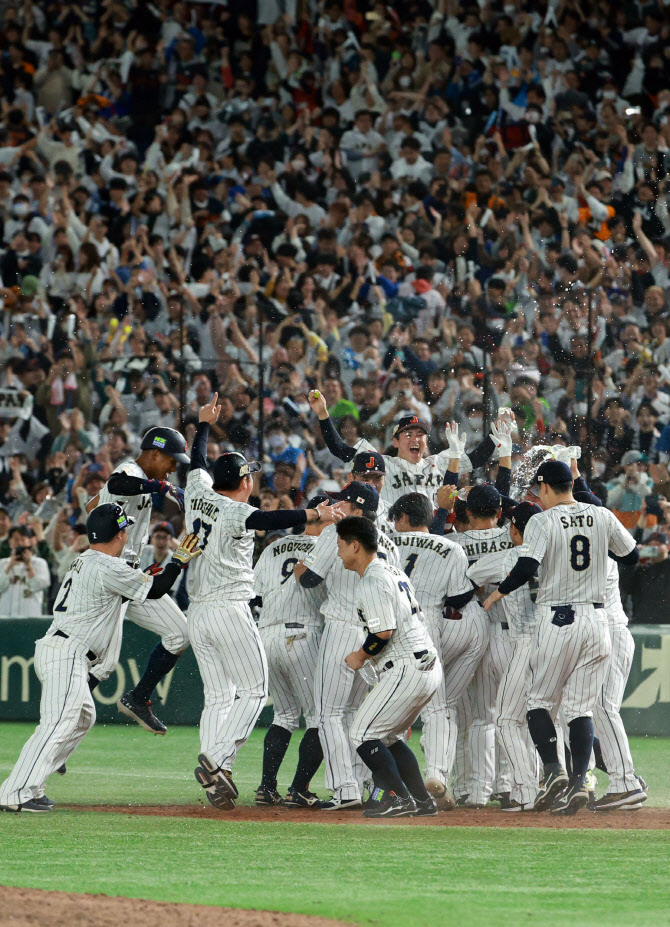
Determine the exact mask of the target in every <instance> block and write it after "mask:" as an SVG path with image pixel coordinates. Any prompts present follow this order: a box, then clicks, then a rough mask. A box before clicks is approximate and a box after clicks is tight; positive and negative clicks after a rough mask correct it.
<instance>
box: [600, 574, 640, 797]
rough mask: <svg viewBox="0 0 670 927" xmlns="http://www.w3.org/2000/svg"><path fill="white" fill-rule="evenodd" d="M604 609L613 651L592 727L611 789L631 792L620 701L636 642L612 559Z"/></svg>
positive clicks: (630, 759)
mask: <svg viewBox="0 0 670 927" xmlns="http://www.w3.org/2000/svg"><path fill="white" fill-rule="evenodd" d="M608 566H609V568H608V571H607V589H606V592H605V611H606V612H607V623H608V626H609V634H610V640H611V643H612V652H611V653H610V657H609V660H608V661H607V667H606V669H605V679H604V681H603V684H602V688H601V690H600V693H599V694H598V701H597V703H596V706H595V708H594V709H593V726H594V728H595V732H596V734H597V735H598V737H599V738H600V749H601V750H602V754H603V759H604V761H605V766H606V767H607V772H608V775H609V786H608V789H607V791H608V792H628V791H632V790H633V789H637V788H638V787H639V784H638V781H637V778H636V776H635V770H634V768H633V757H632V756H631V752H630V745H629V743H628V736H627V735H626V730H625V728H624V726H623V721H622V720H621V714H620V709H621V703H622V701H623V695H624V691H625V689H626V683H627V682H628V676H629V674H630V668H631V666H632V664H633V654H634V653H635V642H634V640H633V635H632V634H631V633H630V631H629V630H628V616H627V615H626V612H625V611H624V609H623V605H622V604H621V594H620V592H619V567H618V566H617V564H616V562H615V561H614V560H611V559H610V561H609V565H608Z"/></svg>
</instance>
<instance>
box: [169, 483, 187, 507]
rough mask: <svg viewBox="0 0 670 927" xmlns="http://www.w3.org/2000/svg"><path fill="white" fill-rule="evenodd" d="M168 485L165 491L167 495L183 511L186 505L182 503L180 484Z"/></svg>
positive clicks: (182, 495)
mask: <svg viewBox="0 0 670 927" xmlns="http://www.w3.org/2000/svg"><path fill="white" fill-rule="evenodd" d="M168 486H169V487H170V488H169V489H168V491H167V495H168V496H169V497H170V498H171V499H174V501H175V502H176V503H177V505H178V506H179V508H180V509H181V511H182V512H183V511H184V510H185V508H186V506H185V505H184V490H183V489H182V488H181V486H173V485H172V483H168Z"/></svg>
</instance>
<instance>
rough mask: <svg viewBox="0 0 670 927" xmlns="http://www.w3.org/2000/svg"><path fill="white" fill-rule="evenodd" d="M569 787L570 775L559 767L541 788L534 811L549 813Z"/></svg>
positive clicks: (550, 773)
mask: <svg viewBox="0 0 670 927" xmlns="http://www.w3.org/2000/svg"><path fill="white" fill-rule="evenodd" d="M567 787H568V774H567V773H566V771H565V770H564V769H561V768H560V767H559V769H557V770H554V771H553V772H549V773H547V775H546V776H545V778H544V782H543V783H542V785H541V786H540V791H539V792H538V793H537V796H536V797H535V804H534V805H533V811H548V810H549V809H550V808H551V807H552V805H553V804H554V802H555V801H556V799H557V798H558V796H559V795H560V794H561V792H564V791H565V790H566V788H567ZM586 800H587V801H588V792H587V793H586Z"/></svg>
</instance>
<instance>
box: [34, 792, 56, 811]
mask: <svg viewBox="0 0 670 927" xmlns="http://www.w3.org/2000/svg"><path fill="white" fill-rule="evenodd" d="M33 801H34V802H35V804H36V805H43V806H44V807H45V808H49V809H51V808H55V807H56V802H55V801H54V800H53V798H47V796H46V795H42V796H41V798H33Z"/></svg>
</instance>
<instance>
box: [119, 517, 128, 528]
mask: <svg viewBox="0 0 670 927" xmlns="http://www.w3.org/2000/svg"><path fill="white" fill-rule="evenodd" d="M116 523H117V525H118V526H119V528H125V527H126V526H127V524H128V522H127V521H126V516H125V515H119V517H118V518H117V519H116Z"/></svg>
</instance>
